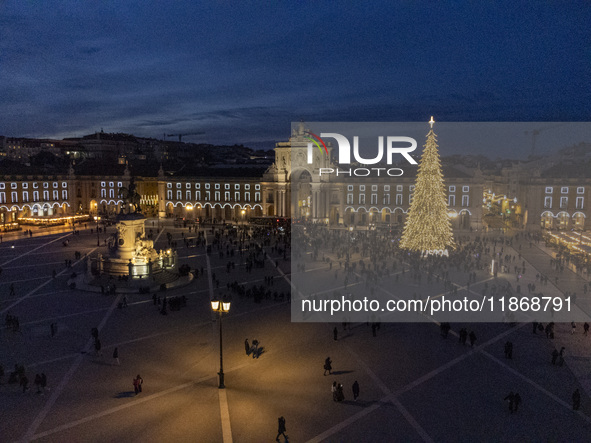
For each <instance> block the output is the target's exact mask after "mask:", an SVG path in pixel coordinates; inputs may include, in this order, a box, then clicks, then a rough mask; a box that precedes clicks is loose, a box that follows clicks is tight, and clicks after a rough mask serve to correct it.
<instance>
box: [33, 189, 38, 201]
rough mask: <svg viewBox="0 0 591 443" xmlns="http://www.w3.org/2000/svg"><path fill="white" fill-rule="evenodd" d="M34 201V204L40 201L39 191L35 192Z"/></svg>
mask: <svg viewBox="0 0 591 443" xmlns="http://www.w3.org/2000/svg"><path fill="white" fill-rule="evenodd" d="M33 201H34V202H38V201H39V191H33Z"/></svg>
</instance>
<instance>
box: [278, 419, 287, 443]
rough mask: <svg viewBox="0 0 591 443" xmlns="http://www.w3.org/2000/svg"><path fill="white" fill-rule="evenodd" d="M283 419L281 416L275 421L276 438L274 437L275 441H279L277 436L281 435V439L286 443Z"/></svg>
mask: <svg viewBox="0 0 591 443" xmlns="http://www.w3.org/2000/svg"><path fill="white" fill-rule="evenodd" d="M286 431H287V429H285V418H284V417H283V416H281V417H279V418H278V419H277V437H275V441H279V436H280V435H283V438H284V439H285V440H286V441H287V435H285V432H286Z"/></svg>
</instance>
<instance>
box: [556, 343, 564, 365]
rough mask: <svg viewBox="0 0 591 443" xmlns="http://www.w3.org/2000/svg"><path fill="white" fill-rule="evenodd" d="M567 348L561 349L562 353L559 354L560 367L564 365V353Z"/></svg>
mask: <svg viewBox="0 0 591 443" xmlns="http://www.w3.org/2000/svg"><path fill="white" fill-rule="evenodd" d="M565 350H566V348H565V347H564V346H563V347H562V348H560V352H559V353H558V366H562V365H564V351H565Z"/></svg>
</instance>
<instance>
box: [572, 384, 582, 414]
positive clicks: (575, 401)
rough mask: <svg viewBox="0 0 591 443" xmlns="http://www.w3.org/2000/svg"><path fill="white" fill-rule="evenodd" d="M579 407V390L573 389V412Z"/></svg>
mask: <svg viewBox="0 0 591 443" xmlns="http://www.w3.org/2000/svg"><path fill="white" fill-rule="evenodd" d="M580 407H581V393H580V392H579V389H578V388H577V389H575V392H573V411H578V410H579V408H580Z"/></svg>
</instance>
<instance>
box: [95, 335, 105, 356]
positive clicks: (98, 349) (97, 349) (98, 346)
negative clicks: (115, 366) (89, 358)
mask: <svg viewBox="0 0 591 443" xmlns="http://www.w3.org/2000/svg"><path fill="white" fill-rule="evenodd" d="M101 348H102V345H101V341H100V339H98V338H96V339H95V340H94V350H95V352H96V355H97V356H100V357H102V355H103V353H102V351H101Z"/></svg>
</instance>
